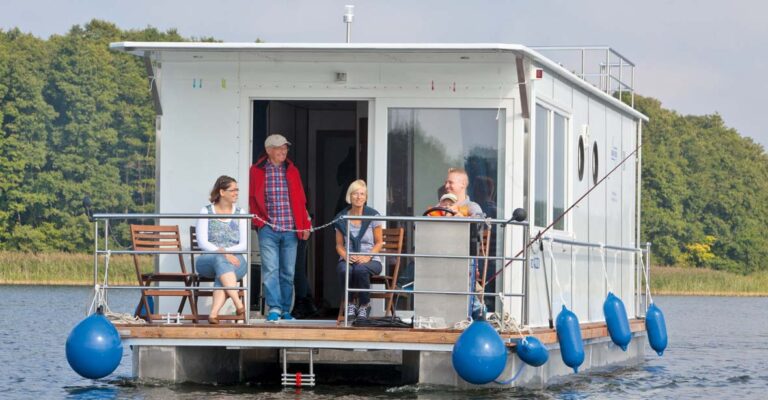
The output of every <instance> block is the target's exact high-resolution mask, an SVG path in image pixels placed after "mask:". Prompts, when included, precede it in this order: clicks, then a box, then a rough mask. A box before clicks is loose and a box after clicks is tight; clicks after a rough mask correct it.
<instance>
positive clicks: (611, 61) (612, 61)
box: [531, 46, 635, 108]
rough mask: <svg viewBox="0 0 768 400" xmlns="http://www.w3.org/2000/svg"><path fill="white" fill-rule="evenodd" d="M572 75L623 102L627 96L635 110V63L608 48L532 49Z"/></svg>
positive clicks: (535, 47)
mask: <svg viewBox="0 0 768 400" xmlns="http://www.w3.org/2000/svg"><path fill="white" fill-rule="evenodd" d="M531 48H532V49H533V50H536V51H538V52H539V53H546V55H547V57H549V58H551V59H552V60H553V61H555V62H557V63H559V64H560V65H561V66H562V67H563V68H565V69H567V70H569V71H571V72H572V73H573V74H574V75H576V76H578V77H579V78H581V79H583V80H585V81H587V82H589V83H590V84H592V86H594V87H596V88H598V89H600V90H601V91H603V92H605V93H607V94H608V95H610V96H613V97H616V98H618V99H619V100H621V101H623V100H622V96H623V94H624V93H625V92H628V93H629V98H630V100H629V105H630V106H631V107H632V108H634V107H635V63H633V62H632V61H630V60H629V59H628V58H626V57H624V56H623V55H621V53H619V52H618V51H616V50H614V49H612V48H610V47H608V46H534V47H531Z"/></svg>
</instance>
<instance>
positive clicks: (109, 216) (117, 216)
mask: <svg viewBox="0 0 768 400" xmlns="http://www.w3.org/2000/svg"><path fill="white" fill-rule="evenodd" d="M221 216H222V215H221V214H199V213H198V214H195V213H165V214H164V213H147V214H125V213H96V214H93V215H92V217H91V218H92V220H93V225H94V235H93V248H94V251H93V285H94V290H99V289H105V290H107V289H140V290H150V289H151V290H190V291H195V290H208V291H210V290H245V304H247V305H249V304H250V302H251V286H250V285H247V286H245V287H241V286H236V287H215V286H205V287H200V286H186V285H180V286H141V285H136V286H126V285H121V286H111V285H109V284H108V283H107V282H109V270H108V269H107V270H106V276H105V283H104V284H103V285H99V256H106V257H107V259H108V257H109V256H110V255H112V254H133V255H161V254H169V255H170V254H179V255H183V254H199V255H203V254H243V255H250V254H251V229H246V248H245V250H244V251H224V252H220V251H206V250H151V251H143V250H142V251H136V250H110V249H109V222H110V221H112V220H129V219H134V220H135V219H139V220H141V219H219V218H221ZM253 218H254V214H227V219H253ZM99 221H103V224H104V248H103V249H101V250H100V249H99ZM179 234H181V232H179ZM247 263H248V265H247V268H248V271H247V272H246V275H248V276H250V273H251V263H250V262H249V261H247ZM147 311H149V310H147ZM249 319H250V306H246V307H245V323H246V324H248V321H249Z"/></svg>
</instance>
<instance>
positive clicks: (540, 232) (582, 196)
mask: <svg viewBox="0 0 768 400" xmlns="http://www.w3.org/2000/svg"><path fill="white" fill-rule="evenodd" d="M644 144H645V143H642V142H641V143H640V144H639V145H638V146H637V147H635V149H634V150H632V152H631V153H629V154H628V155H627V156H626V157H624V159H623V160H621V162H619V163H618V164H616V166H615V167H613V169H611V170H610V171H608V173H607V174H605V176H603V177H602V178H601V179H600V180H599V181H597V183H595V184H594V186H592V187H591V188H589V190H587V192H586V193H584V194H583V195H581V197H579V198H578V199H577V200H576V201H575V202H573V204H571V206H570V207H568V208H567V209H565V211H563V212H562V213H561V214H560V215H559V216H558V217H557V218H555V220H554V221H552V223H551V224H549V225H547V227H546V228H544V230H542V231H539V233H538V234H537V235H536V237H534V238H533V239H531V240H530V241H529V242H528V243H527V244H526V245H525V246H524V247H523V249H522V250H520V252H519V253H517V254H515V257H514V258H517V257H520V255H521V254H523V252H524V251H525V249H527V248H528V247H531V245H532V244H534V243H536V241H537V240H540V239H541V237H542V236H544V234H545V233H546V232H547V231H548V230H549V229H550V228H552V227H553V226H555V224H557V223H558V222H560V220H561V219H563V217H565V215H566V214H568V213H569V212H570V211H571V210H572V209H573V208H574V207H576V205H578V204H579V203H580V202H581V201H582V200H584V198H585V197H587V196H588V195H589V194H590V193H591V192H592V191H593V190H595V188H596V187H598V186H599V185H600V184H601V183H603V181H604V180H606V179H608V177H609V176H611V174H613V173H614V172H616V170H617V169H618V168H619V167H620V166H622V165H623V164H624V163H625V162H626V161H627V160H629V159H630V158H631V157H632V156H634V155H635V154H636V153H637V152H638V151H639V150H640V149H641V148H642V147H643V145H644ZM515 211H517V210H515ZM514 219H515V216H512V218H511V219H510V220H509V221H508V222H512V220H514ZM512 261H513V260H510V261H507V263H506V264H504V266H503V267H502V268H500V269H499V270H498V271H496V273H495V274H493V276H491V277H490V278H489V279H488V281H486V282H485V284H486V285H487V284H488V283H490V282H493V281H494V280H495V279H496V277H497V276H499V274H500V273H501V271H503V270H504V268H507V267H508V266H509V264H511V263H512Z"/></svg>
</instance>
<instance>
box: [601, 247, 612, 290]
mask: <svg viewBox="0 0 768 400" xmlns="http://www.w3.org/2000/svg"><path fill="white" fill-rule="evenodd" d="M598 244H599V245H600V263H601V264H603V277H604V278H605V285H606V286H608V291H609V292H611V293H613V285H611V280H610V279H608V269H607V268H606V267H605V244H603V243H598Z"/></svg>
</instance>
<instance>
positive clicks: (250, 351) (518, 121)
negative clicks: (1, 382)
mask: <svg viewBox="0 0 768 400" xmlns="http://www.w3.org/2000/svg"><path fill="white" fill-rule="evenodd" d="M110 48H111V49H112V50H113V51H117V52H124V53H128V54H132V55H135V56H137V57H141V58H143V60H144V63H145V66H146V70H147V75H148V77H149V88H150V90H151V92H152V97H153V100H154V105H155V110H156V114H157V117H156V163H157V166H156V181H157V191H156V212H157V214H155V215H146V216H145V217H151V218H157V219H156V220H155V222H156V223H157V224H160V225H164V226H178V230H179V232H181V233H182V234H181V236H180V239H181V242H182V243H181V250H180V251H179V254H182V257H183V258H184V260H186V262H191V261H192V260H190V259H189V258H190V255H194V254H196V253H195V251H194V250H193V246H192V243H191V239H190V236H189V235H188V234H187V232H188V230H189V227H190V226H192V225H194V219H193V217H194V216H195V215H194V214H195V213H197V211H198V210H200V207H201V206H202V205H204V203H205V200H206V199H207V194H208V191H209V190H210V184H211V183H212V182H214V181H215V179H216V178H217V177H218V176H219V175H223V174H226V175H230V176H233V177H234V178H235V179H237V180H238V182H239V185H240V188H241V190H242V191H243V192H242V193H247V192H248V184H249V182H248V177H249V174H248V172H249V168H250V166H251V164H253V163H254V162H255V160H256V159H257V157H258V156H259V155H260V154H262V153H263V150H264V148H263V146H264V141H265V138H266V136H268V135H269V134H273V133H279V134H281V135H284V136H285V137H286V138H287V139H288V140H289V141H290V142H291V143H292V146H291V147H290V153H289V158H291V159H292V160H293V161H294V162H295V164H296V165H297V167H298V168H299V170H300V172H301V176H302V179H303V183H304V187H305V189H306V192H307V195H308V207H309V210H308V211H309V213H310V214H311V215H312V221H313V225H314V226H316V227H321V226H323V225H325V224H327V223H328V222H330V221H332V220H333V218H334V216H335V215H336V213H337V212H338V210H339V207H340V205H341V204H342V202H343V197H344V196H343V194H344V192H345V191H346V186H347V185H348V184H349V182H351V181H352V180H354V179H358V178H360V179H365V180H366V181H367V182H368V194H369V196H368V205H369V206H371V207H373V208H375V209H377V210H379V211H380V212H381V213H382V214H383V215H384V216H383V217H381V219H384V220H385V223H386V226H387V227H388V228H402V230H401V232H403V233H402V235H401V236H400V240H401V242H400V243H399V244H398V246H397V249H396V250H395V251H392V252H391V253H392V254H389V255H387V257H386V260H387V261H386V264H387V270H386V271H384V274H392V272H393V271H392V269H393V268H394V267H395V266H397V267H398V268H399V276H398V277H397V279H396V282H395V284H394V285H390V286H386V285H379V286H374V288H373V289H372V291H374V292H375V291H379V292H380V293H384V294H391V295H393V296H390V297H388V298H386V296H385V298H384V299H381V300H376V302H375V304H374V309H373V315H374V316H385V315H391V314H393V313H394V314H395V315H396V316H398V317H399V318H400V319H401V320H402V321H405V322H406V323H408V322H410V324H411V325H410V326H407V327H396V326H389V327H387V326H381V327H370V326H368V327H363V326H354V325H350V324H348V323H347V322H346V321H344V320H340V321H339V320H338V319H337V318H336V315H335V314H334V315H332V316H330V317H329V318H327V319H322V318H313V319H302V320H295V321H280V322H278V323H273V324H268V323H266V322H265V320H264V315H263V311H262V308H261V307H260V304H259V303H260V302H259V301H258V299H259V298H260V293H261V291H260V290H259V289H260V288H259V286H260V281H259V262H260V261H259V255H258V245H257V244H255V243H253V244H252V245H251V246H250V247H249V250H248V252H249V253H250V264H251V271H250V279H246V280H245V282H244V285H245V286H246V287H247V290H246V292H247V296H248V297H249V298H250V301H249V303H251V304H252V307H251V309H250V310H249V311H248V313H247V317H246V318H245V320H244V321H232V322H231V323H222V324H220V325H216V326H213V325H208V324H207V323H206V322H205V320H201V319H200V318H199V315H200V314H204V313H205V311H204V310H205V308H206V307H207V305H206V303H205V301H204V300H200V301H197V302H195V304H194V308H196V310H191V309H190V308H191V304H189V303H190V302H186V304H182V306H183V307H184V309H183V310H179V309H178V306H179V299H178V298H176V299H174V298H172V297H167V296H163V297H154V296H153V295H152V294H149V295H148V297H149V298H152V299H153V301H152V303H153V304H152V306H151V307H152V308H153V309H155V312H156V313H157V314H160V315H165V316H166V318H165V319H160V320H154V321H151V323H147V324H125V323H116V324H115V326H116V328H117V331H118V332H119V334H120V337H121V339H122V343H123V345H125V346H130V349H131V351H132V354H133V358H132V360H133V373H134V375H135V377H136V378H138V379H142V380H143V379H147V380H165V381H171V382H208V383H214V382H215V383H237V382H244V381H251V382H260V383H265V384H270V383H273V384H279V383H280V382H283V383H284V384H295V383H296V381H297V379H298V381H299V383H301V382H302V379H303V381H304V383H305V384H307V383H309V384H314V383H323V382H342V383H346V382H351V381H355V380H359V379H361V377H363V378H364V377H367V378H371V379H372V380H373V381H378V382H383V383H388V384H401V383H424V384H440V385H451V386H456V387H474V386H478V385H474V384H472V383H469V382H467V380H466V379H464V377H463V376H461V375H460V374H459V373H457V371H456V369H455V368H454V367H453V366H452V352H453V351H454V348H455V344H456V341H457V340H458V339H459V338H460V336H461V334H462V323H463V321H468V318H469V317H471V316H472V314H473V313H476V312H477V306H476V304H480V308H481V312H480V313H481V314H483V313H484V311H485V309H487V310H488V314H489V315H491V314H495V315H496V316H498V318H497V319H498V320H499V321H500V324H499V326H498V328H499V334H500V337H501V339H502V340H503V342H504V343H505V347H506V348H507V352H506V353H505V355H504V363H505V365H504V368H503V372H501V374H500V375H499V376H498V378H497V379H495V380H494V381H493V382H489V383H486V384H484V385H480V386H518V385H523V386H537V387H541V386H545V385H547V384H549V383H551V382H553V379H561V378H562V377H567V376H572V375H573V373H574V369H575V368H574V367H573V366H572V365H568V364H567V363H566V362H565V361H563V357H561V352H562V350H563V349H562V348H561V344H560V343H559V342H558V332H557V331H556V328H557V327H556V326H555V325H556V323H555V320H556V317H557V314H558V313H559V312H560V310H561V309H563V308H564V307H565V308H567V309H568V310H570V311H572V312H573V314H574V315H575V317H577V318H578V323H579V324H580V325H578V332H577V333H578V334H579V335H580V340H581V343H582V345H583V351H584V353H585V354H586V357H584V361H583V364H581V365H580V366H579V374H581V373H588V370H590V369H593V368H602V367H607V366H611V365H626V364H633V363H638V362H641V361H642V360H643V358H644V354H645V346H646V344H647V343H646V337H647V336H646V331H645V319H644V315H645V311H646V307H647V306H648V301H647V292H648V291H647V287H645V286H644V285H645V284H646V283H647V282H646V278H643V274H644V271H645V270H646V268H645V266H646V265H649V264H648V263H649V256H650V254H649V248H648V247H647V246H646V245H641V242H640V240H641V238H640V201H639V199H640V171H641V169H640V165H641V164H640V161H641V151H640V150H641V149H640V146H639V144H640V143H642V124H643V122H644V121H647V117H645V116H644V115H643V114H641V113H640V112H638V111H637V110H635V109H634V108H633V104H632V102H633V97H632V96H633V82H634V71H635V66H634V64H633V63H632V62H631V61H629V60H628V59H627V58H625V57H623V56H622V55H621V54H619V53H617V52H616V51H615V50H613V49H610V48H604V47H600V48H598V47H583V48H530V47H526V46H523V45H516V44H496V43H481V44H396V43H375V44H363V43H344V44H335V43H334V44H325V43H295V44H277V43H199V42H193V43H190V42H185V43H165V42H162V43H160V42H119V43H112V44H111V45H110ZM568 60H571V62H570V64H569V62H568ZM574 60H575V62H574ZM592 67H594V68H592ZM449 168H461V169H463V170H465V171H466V172H467V175H468V177H469V186H468V195H469V197H470V198H471V199H472V200H473V201H475V202H477V203H478V204H479V205H480V206H481V208H482V209H483V211H484V214H485V215H484V217H483V218H464V219H462V218H457V217H456V218H431V219H430V218H425V217H421V216H422V211H424V210H425V209H426V208H428V207H429V206H432V205H434V204H435V203H436V202H437V200H438V194H437V193H438V190H439V188H440V187H441V186H442V185H443V182H444V181H445V178H446V172H447V171H448V169H449ZM585 194H586V195H585ZM584 195H585V196H584ZM241 202H242V203H243V204H241V206H243V207H247V204H246V203H245V196H243V197H242V198H241ZM518 208H522V209H524V210H527V214H528V217H527V218H514V217H513V212H514V210H515V209H518ZM519 216H520V215H519V214H518V217H519ZM95 217H96V222H97V227H96V233H97V234H96V237H97V240H96V241H97V244H96V256H95V261H94V263H95V266H96V269H97V270H100V268H101V269H103V264H104V260H105V259H106V260H108V257H109V255H110V254H113V253H114V252H112V251H111V250H110V249H109V241H108V235H106V233H104V231H105V230H106V229H108V228H109V221H112V220H115V219H120V218H136V217H137V216H125V215H118V214H97V215H95ZM138 217H141V216H138ZM478 225H479V226H480V227H479V228H478V227H477V226H478ZM478 231H483V232H489V233H488V234H486V235H485V236H483V235H482V234H480V235H478V234H477V232H478ZM252 236H253V237H255V236H256V235H252ZM478 236H479V237H480V238H479V239H477V240H474V239H475V238H476V237H478ZM99 237H102V238H103V239H102V240H99V239H98V238H99ZM334 243H335V242H334V232H333V230H332V228H323V229H318V230H316V231H314V232H313V233H312V235H311V237H310V240H309V241H308V245H307V247H308V249H307V250H306V255H307V257H306V261H305V262H304V265H306V276H307V278H308V281H309V286H310V292H311V293H312V294H313V300H314V302H315V304H317V305H324V306H325V308H326V309H336V308H338V307H343V301H342V300H341V299H343V298H344V293H345V291H347V290H350V289H349V288H345V287H341V286H340V285H339V283H338V282H337V279H336V272H335V265H336V263H337V260H338V256H337V254H336V252H335V249H334ZM478 248H479V249H481V250H482V249H485V250H484V251H479V250H478ZM134 251H136V249H134ZM150 253H151V252H150ZM198 254H199V253H198ZM473 266H474V267H473ZM178 268H179V257H177V256H176V255H173V254H164V255H161V256H159V257H158V261H157V263H156V265H155V269H156V271H158V272H172V271H178ZM480 271H482V272H480ZM475 273H477V275H478V276H474V275H475ZM479 275H482V277H483V278H482V282H481V283H482V285H478V284H476V282H477V281H478V280H479ZM100 276H101V274H99V275H97V276H95V279H99V277H100ZM646 277H647V275H646ZM175 285H179V286H182V288H181V289H183V290H182V292H183V291H184V290H186V288H185V287H184V286H185V285H193V284H192V283H190V282H187V283H184V282H178V283H176V284H175ZM187 287H188V286H187ZM201 287H205V286H204V285H203V286H201ZM110 289H119V287H112V288H111V287H110V286H109V285H108V284H107V282H105V284H104V285H101V286H100V287H99V290H110ZM158 290H162V289H158ZM195 290H201V289H191V291H195ZM609 292H610V293H612V294H613V295H615V296H616V297H617V298H618V299H620V300H621V304H622V307H623V308H624V311H625V312H626V315H627V316H628V318H627V320H628V321H627V323H628V327H629V329H630V331H631V341H630V342H629V344H628V345H626V346H623V347H625V348H624V349H622V346H619V345H617V344H615V343H614V342H613V341H612V340H611V336H610V335H609V331H608V326H607V325H606V316H605V315H604V312H603V304H604V301H605V300H606V297H607V296H608V295H609ZM182 294H183V293H182ZM478 296H480V297H484V301H480V300H479V299H478ZM390 302H391V305H392V307H390ZM197 303H199V304H197ZM473 304H475V306H473ZM139 308H140V310H139V314H141V313H142V311H141V310H144V311H143V312H144V313H146V311H147V308H149V305H146V306H145V307H144V308H141V307H139ZM390 309H391V310H392V311H390ZM193 311H194V312H193ZM198 311H199V313H198ZM190 314H194V315H192V317H189V315H190ZM174 316H178V317H174ZM196 317H197V318H196ZM465 325H466V324H465ZM521 335H522V336H527V337H535V338H537V339H538V340H539V341H540V342H541V343H542V344H543V345H544V346H545V348H546V351H547V352H548V355H549V357H548V361H547V362H546V363H545V364H544V365H542V366H540V367H530V368H527V369H524V370H522V372H521V373H519V372H520V368H521V365H522V362H521V359H520V358H519V357H518V355H517V354H516V352H515V347H516V346H518V345H519V342H518V341H515V340H514V339H516V338H520V337H521ZM302 377H303V378H302ZM513 377H514V378H516V379H512V378H513Z"/></svg>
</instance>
